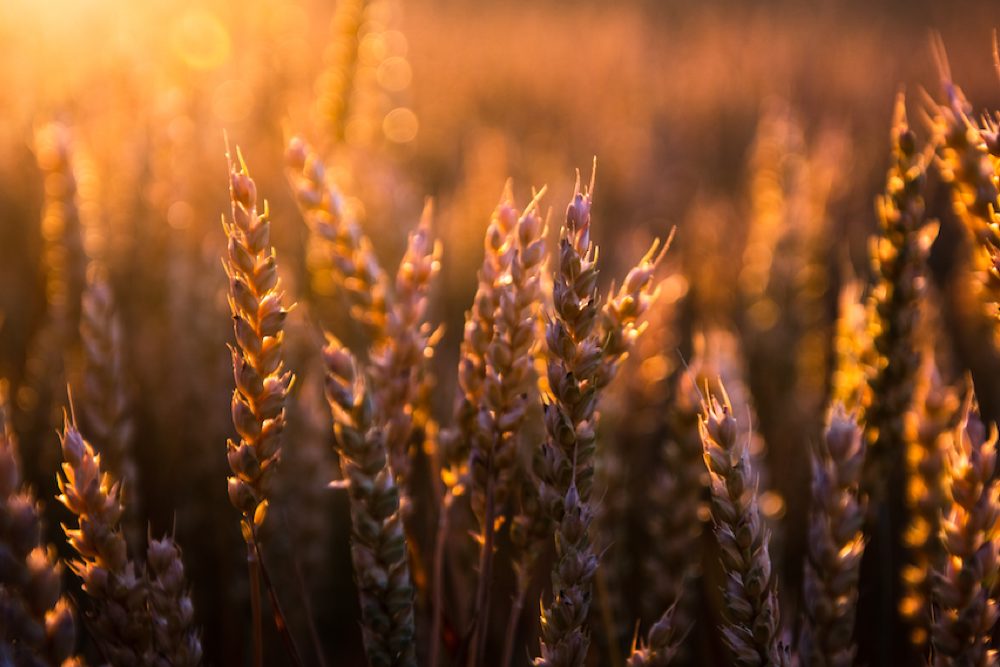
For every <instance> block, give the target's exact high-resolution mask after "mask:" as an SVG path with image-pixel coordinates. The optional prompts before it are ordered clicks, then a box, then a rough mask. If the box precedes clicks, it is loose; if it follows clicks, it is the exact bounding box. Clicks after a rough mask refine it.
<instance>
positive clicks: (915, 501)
mask: <svg viewBox="0 0 1000 667" xmlns="http://www.w3.org/2000/svg"><path fill="white" fill-rule="evenodd" d="M924 357H925V359H924V362H923V369H922V372H921V374H920V376H921V377H920V382H919V384H918V386H917V408H918V410H917V414H916V415H914V417H915V422H916V423H915V424H914V428H915V434H914V437H913V440H912V442H911V445H910V451H909V452H908V455H907V466H908V468H909V479H908V481H907V488H906V500H907V506H908V507H909V509H910V521H909V525H908V526H907V527H906V531H905V532H904V534H903V541H904V543H905V545H906V548H907V550H908V552H909V554H908V555H909V558H908V562H907V563H905V564H904V565H903V567H902V580H903V588H904V593H903V598H902V600H901V601H900V611H901V612H902V614H903V616H904V617H905V618H906V619H907V620H908V621H909V623H910V625H911V626H912V630H911V635H910V636H911V640H912V641H913V643H914V644H916V645H917V646H921V647H923V646H926V644H927V641H928V639H929V624H930V622H931V616H932V614H931V608H930V595H931V590H930V588H931V578H932V577H931V573H932V571H933V570H934V569H937V568H938V567H939V566H940V564H941V558H942V557H943V551H942V548H941V542H940V532H941V514H942V513H947V511H948V508H949V505H950V503H949V501H948V498H947V492H946V489H945V482H946V477H947V475H946V470H945V449H946V445H947V443H948V441H949V439H950V437H951V435H952V432H953V431H954V429H955V428H957V427H958V424H959V420H960V419H961V418H962V411H961V409H960V408H961V403H962V401H961V400H960V397H959V395H958V393H957V392H956V391H955V390H954V389H952V388H951V387H949V386H947V385H945V384H944V383H943V381H942V380H941V377H940V374H939V372H938V369H937V367H936V365H935V363H934V359H933V353H932V352H931V351H930V350H926V351H925V352H924ZM970 390H971V389H970Z"/></svg>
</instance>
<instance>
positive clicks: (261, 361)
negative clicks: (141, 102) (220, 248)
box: [223, 152, 292, 543]
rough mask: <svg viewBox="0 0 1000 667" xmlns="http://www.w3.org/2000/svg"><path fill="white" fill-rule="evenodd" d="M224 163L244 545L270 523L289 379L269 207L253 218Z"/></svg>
mask: <svg viewBox="0 0 1000 667" xmlns="http://www.w3.org/2000/svg"><path fill="white" fill-rule="evenodd" d="M237 156H238V160H239V161H238V163H237V162H234V161H233V159H232V156H230V155H228V154H227V159H228V160H229V193H230V199H231V200H232V220H231V222H228V223H227V222H225V221H224V222H223V227H224V228H225V232H226V236H227V238H228V239H229V249H228V253H227V255H226V258H225V260H224V266H225V269H226V275H227V276H228V278H229V308H230V311H231V312H232V314H233V329H234V331H235V335H236V345H235V346H231V347H230V351H231V352H232V357H233V375H234V377H235V380H236V389H235V390H234V391H233V398H232V413H233V425H234V426H235V427H236V431H237V433H238V434H239V436H240V440H239V443H236V442H233V441H232V440H229V442H228V445H227V449H228V459H229V467H230V469H231V470H232V472H233V476H232V477H230V478H229V499H230V501H231V502H232V503H233V506H234V507H236V509H237V510H239V511H240V513H241V514H242V520H241V526H242V532H243V539H244V540H246V541H247V543H251V542H253V541H254V539H253V533H254V531H255V529H256V528H259V527H260V525H261V524H262V523H263V522H264V519H265V517H266V515H267V500H268V496H269V494H270V481H271V478H272V476H273V474H274V469H275V466H276V465H277V464H278V461H279V459H280V458H281V432H282V430H283V429H284V426H285V397H286V395H287V393H288V389H289V386H290V385H291V383H292V374H291V372H289V371H286V370H285V367H284V363H283V361H282V341H283V340H284V333H283V331H282V327H283V324H284V321H285V317H286V315H287V314H288V311H287V310H286V309H285V307H284V306H283V305H282V301H283V299H284V293H283V292H282V291H281V279H280V278H279V277H278V267H277V263H276V259H275V254H274V249H273V248H272V247H271V240H270V232H271V221H270V219H269V215H268V207H267V202H266V201H265V202H264V210H263V212H258V210H257V186H256V185H255V184H254V182H253V180H252V179H251V178H250V174H249V173H248V172H247V168H246V165H245V164H244V163H243V157H242V155H239V153H238V152H237Z"/></svg>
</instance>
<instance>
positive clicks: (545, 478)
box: [535, 179, 669, 667]
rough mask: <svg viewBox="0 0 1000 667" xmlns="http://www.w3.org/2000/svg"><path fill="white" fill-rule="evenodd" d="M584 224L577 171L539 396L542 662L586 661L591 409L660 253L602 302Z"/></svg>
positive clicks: (640, 307) (623, 348) (650, 290)
mask: <svg viewBox="0 0 1000 667" xmlns="http://www.w3.org/2000/svg"><path fill="white" fill-rule="evenodd" d="M591 189H592V184H591ZM590 224H591V192H590V191H589V190H588V191H581V190H580V183H579V179H578V180H577V187H576V191H575V193H574V196H573V200H572V201H571V202H570V204H569V206H568V207H567V209H566V222H565V224H564V225H563V228H562V230H561V231H560V241H559V256H558V258H557V261H558V264H557V265H556V266H557V271H556V275H555V277H554V280H553V293H552V296H553V311H552V313H551V314H550V315H549V317H548V324H547V326H546V331H545V339H546V344H547V347H548V352H549V354H548V363H547V369H546V370H547V380H548V386H549V390H550V391H551V394H552V395H551V397H550V398H548V399H547V400H546V402H545V427H546V433H547V436H548V437H547V440H546V442H545V444H544V446H543V449H542V454H541V456H540V457H539V460H538V463H537V468H538V475H539V478H540V479H541V482H542V483H541V486H540V490H539V496H540V498H541V501H542V503H543V505H544V506H546V507H548V508H549V511H550V512H551V513H552V516H553V519H554V520H555V522H556V562H555V563H554V564H553V569H552V591H553V600H552V602H551V603H550V604H549V605H547V606H545V607H543V610H542V618H541V642H540V643H541V657H539V658H536V660H535V665H537V666H539V667H541V666H551V667H556V666H566V665H582V664H583V663H584V661H585V660H586V656H587V650H588V647H589V643H590V641H589V638H588V636H587V634H586V633H585V631H584V623H585V621H586V618H587V614H588V611H589V608H590V599H591V581H592V579H593V576H594V573H595V571H596V569H597V566H598V563H599V558H598V555H597V553H596V552H595V550H594V548H593V545H592V544H591V539H590V534H589V532H590V524H591V522H592V520H593V508H592V506H591V504H590V491H591V487H592V484H593V477H594V453H595V448H596V445H595V442H596V437H595V436H596V432H595V431H596V426H597V413H596V410H595V408H596V404H597V399H598V397H599V393H600V390H601V389H602V388H604V387H606V386H607V384H608V383H609V382H610V381H611V380H612V379H613V378H614V376H615V374H616V373H617V369H618V367H619V365H620V364H621V362H622V360H623V358H624V357H625V355H626V354H627V353H628V351H629V350H630V349H631V347H632V345H633V344H634V343H635V340H636V338H637V337H638V336H639V335H640V334H641V332H642V330H643V328H644V324H643V323H642V321H641V320H642V318H643V316H644V315H645V312H646V310H647V309H648V308H649V306H650V304H651V303H652V301H653V300H654V299H655V297H656V288H655V286H654V284H653V277H654V272H655V270H656V267H657V265H658V264H659V262H660V260H661V259H662V257H663V251H662V250H660V249H659V246H658V244H656V243H654V244H653V246H652V247H651V248H650V250H649V252H648V253H647V254H646V255H645V256H644V257H643V258H642V259H641V260H640V262H639V263H638V264H637V265H636V266H635V267H634V268H633V269H631V270H630V271H629V273H628V275H627V276H626V278H625V280H624V281H623V282H622V285H621V288H620V289H619V290H618V291H617V292H616V293H614V294H613V295H612V296H611V297H610V298H609V299H608V301H607V303H606V304H604V305H603V306H602V303H601V300H600V298H599V296H598V293H597V249H596V247H595V246H594V245H593V244H592V243H591V240H590ZM668 245H669V244H668ZM666 247H667V246H664V248H663V250H665V249H666Z"/></svg>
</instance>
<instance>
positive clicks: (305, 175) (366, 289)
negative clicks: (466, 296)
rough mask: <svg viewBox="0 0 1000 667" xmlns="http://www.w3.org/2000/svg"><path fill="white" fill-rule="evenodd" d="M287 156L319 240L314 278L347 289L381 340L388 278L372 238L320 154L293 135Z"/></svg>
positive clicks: (355, 311)
mask: <svg viewBox="0 0 1000 667" xmlns="http://www.w3.org/2000/svg"><path fill="white" fill-rule="evenodd" d="M285 161H286V166H287V170H286V173H287V176H288V180H289V182H290V183H291V185H292V189H293V190H294V192H295V197H296V200H297V202H298V205H299V210H300V211H301V212H302V217H303V218H305V221H306V224H307V225H308V226H309V230H310V232H311V233H312V235H313V237H315V239H317V240H318V242H319V244H320V264H319V266H317V267H315V270H314V272H313V273H314V277H313V282H314V283H316V282H317V281H319V280H325V281H328V282H332V283H333V284H335V285H336V286H337V287H338V288H340V289H343V290H344V292H345V294H346V296H347V299H348V302H349V305H350V314H351V317H352V318H353V319H354V320H356V321H358V322H360V323H361V325H362V326H363V327H364V333H365V334H366V335H367V336H368V338H369V340H370V342H371V343H373V344H375V345H377V344H379V343H380V342H381V341H382V340H383V339H384V338H385V337H386V334H387V332H386V327H387V318H388V315H387V308H388V298H389V296H388V294H389V278H388V276H387V275H386V273H385V271H384V270H383V269H382V267H381V265H380V264H379V262H378V259H377V258H376V256H375V250H374V248H373V247H372V243H371V241H370V240H369V238H368V237H367V236H366V235H365V234H364V232H363V231H362V229H361V226H360V224H359V223H358V221H357V220H356V219H355V217H354V214H353V212H352V211H351V210H350V207H349V206H348V205H347V203H346V202H345V200H344V195H343V194H341V192H340V191H339V190H338V189H337V188H336V186H335V185H334V184H333V183H332V182H331V180H330V179H329V178H328V177H327V174H326V168H325V167H324V165H323V161H322V160H321V159H320V157H319V155H318V154H316V152H315V151H313V149H312V148H311V147H310V146H309V145H308V144H307V143H306V142H305V141H304V140H303V139H302V138H300V137H294V138H292V139H291V141H290V142H289V144H288V149H287V151H286V152H285ZM317 273H318V274H319V275H317ZM331 279H332V280H331ZM321 289H322V288H321Z"/></svg>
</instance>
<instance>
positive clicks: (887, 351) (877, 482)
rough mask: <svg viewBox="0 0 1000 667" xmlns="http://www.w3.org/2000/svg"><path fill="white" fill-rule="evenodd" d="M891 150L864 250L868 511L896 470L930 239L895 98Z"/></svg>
mask: <svg viewBox="0 0 1000 667" xmlns="http://www.w3.org/2000/svg"><path fill="white" fill-rule="evenodd" d="M891 145H892V156H893V157H892V160H893V162H892V165H891V167H890V169H889V172H888V174H887V177H886V190H885V194H884V195H883V196H882V197H881V198H880V199H879V200H878V213H879V221H880V227H879V234H878V236H877V237H875V238H874V239H873V240H872V244H871V259H872V264H873V268H874V273H875V276H876V284H875V286H874V287H873V289H872V293H871V294H870V296H869V306H868V308H869V313H870V315H871V317H872V318H873V319H872V322H871V324H870V325H869V327H870V329H871V331H872V332H873V333H872V337H873V344H874V350H875V354H876V355H877V358H876V360H875V368H874V371H873V373H872V374H871V377H870V379H869V388H870V390H871V395H872V397H873V398H872V404H871V406H869V407H868V409H867V410H866V412H865V438H866V440H867V441H868V443H867V444H868V454H867V455H866V457H865V471H864V476H863V480H862V488H863V489H864V490H865V492H866V493H868V494H869V495H870V496H871V498H872V503H871V505H872V506H877V505H878V504H879V503H881V502H882V500H883V499H884V497H885V495H886V492H887V491H886V480H887V479H889V478H890V476H891V475H890V471H892V470H901V469H902V466H903V464H904V456H905V449H906V442H907V435H906V419H907V414H908V413H909V411H910V410H911V409H912V407H913V388H914V385H915V378H916V375H917V370H918V368H919V365H920V353H919V349H918V346H917V345H916V342H917V341H916V335H917V322H918V320H919V316H920V309H919V307H918V306H919V303H920V300H921V298H922V297H923V295H924V291H925V287H926V285H925V282H926V273H927V268H926V263H927V254H928V252H929V250H930V246H931V243H932V242H933V241H934V238H935V236H936V234H937V225H936V224H927V223H926V221H925V220H924V200H923V188H924V181H925V177H926V168H927V157H926V155H925V154H924V153H921V152H920V150H919V147H918V145H917V140H916V137H915V136H914V134H913V132H912V130H910V128H909V125H908V124H907V121H906V106H905V100H904V98H903V96H902V95H899V97H898V98H897V100H896V108H895V112H894V116H893V127H892V142H891ZM875 397H877V400H875Z"/></svg>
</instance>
